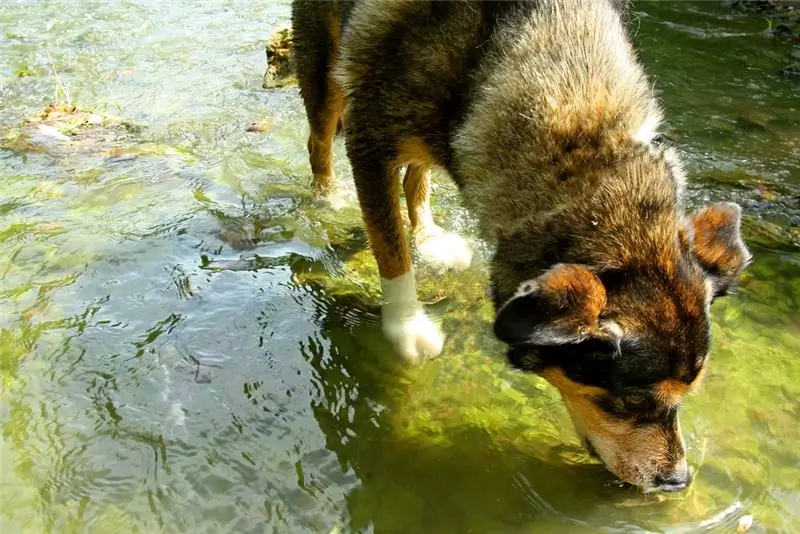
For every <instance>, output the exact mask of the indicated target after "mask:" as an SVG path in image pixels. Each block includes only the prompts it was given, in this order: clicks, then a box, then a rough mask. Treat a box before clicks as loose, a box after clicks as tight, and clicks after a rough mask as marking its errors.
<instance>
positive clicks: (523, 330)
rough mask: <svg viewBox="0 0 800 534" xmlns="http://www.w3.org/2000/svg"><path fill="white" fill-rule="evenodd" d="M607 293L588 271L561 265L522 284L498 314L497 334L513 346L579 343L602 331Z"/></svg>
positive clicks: (577, 266) (597, 279) (495, 327)
mask: <svg viewBox="0 0 800 534" xmlns="http://www.w3.org/2000/svg"><path fill="white" fill-rule="evenodd" d="M605 307H606V290H605V287H603V283H602V282H601V281H600V279H599V278H597V276H595V275H594V273H592V272H591V271H589V270H588V269H587V268H586V267H583V266H580V265H572V264H559V265H555V266H554V267H552V268H551V269H550V270H549V271H547V272H545V273H544V274H542V275H541V276H539V277H538V278H534V279H533V280H528V281H527V282H523V283H522V284H520V286H519V288H518V289H517V292H516V294H515V295H514V296H513V297H511V299H510V300H509V301H508V302H506V303H505V305H503V307H502V308H501V309H500V310H499V311H498V313H497V317H496V318H495V322H494V333H495V336H497V338H498V339H499V340H500V341H503V342H504V343H507V344H509V345H563V344H566V343H577V342H579V341H581V340H583V339H585V338H586V337H588V336H589V335H590V334H591V333H593V332H595V331H596V330H597V329H598V327H599V318H600V313H601V312H602V311H603V309H604V308H605Z"/></svg>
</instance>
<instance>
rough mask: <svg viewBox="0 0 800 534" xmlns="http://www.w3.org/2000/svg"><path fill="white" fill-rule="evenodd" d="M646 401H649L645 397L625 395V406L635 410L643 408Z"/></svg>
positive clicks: (635, 394)
mask: <svg viewBox="0 0 800 534" xmlns="http://www.w3.org/2000/svg"><path fill="white" fill-rule="evenodd" d="M646 401H647V399H646V398H645V397H644V395H639V394H637V393H634V394H632V395H625V404H627V405H628V406H632V407H634V408H637V407H639V406H642V405H643V404H644V403H645V402H646Z"/></svg>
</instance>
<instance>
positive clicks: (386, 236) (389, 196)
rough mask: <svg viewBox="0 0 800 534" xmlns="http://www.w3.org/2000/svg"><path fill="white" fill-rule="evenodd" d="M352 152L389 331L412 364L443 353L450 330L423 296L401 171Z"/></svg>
mask: <svg viewBox="0 0 800 534" xmlns="http://www.w3.org/2000/svg"><path fill="white" fill-rule="evenodd" d="M348 145H349V146H348V152H349V154H350V160H351V163H352V167H353V178H354V179H355V183H356V190H357V192H358V200H359V204H360V205H361V211H362V213H363V217H364V223H365V226H366V229H367V235H368V237H369V243H370V247H371V248H372V252H373V254H374V256H375V260H376V261H377V263H378V271H379V273H380V276H381V290H382V293H383V302H382V306H381V317H382V321H383V331H384V333H385V335H386V336H387V337H388V338H389V340H390V341H391V342H392V344H393V345H394V347H395V349H396V350H397V351H398V352H399V353H400V355H401V356H402V357H403V358H404V359H405V360H407V361H408V362H410V363H412V364H418V363H421V362H422V361H423V360H424V359H425V358H432V357H434V356H437V355H439V354H440V353H441V351H442V346H443V345H444V335H443V334H442V332H441V330H440V329H439V327H438V326H437V325H436V324H435V323H434V322H433V321H431V320H430V318H428V316H427V315H426V314H425V311H424V310H423V308H422V304H421V303H420V302H419V300H418V299H417V287H416V280H415V278H414V268H413V266H412V263H411V252H410V249H409V244H408V242H407V240H406V236H405V232H404V230H403V219H402V215H401V211H400V191H399V188H398V187H397V185H398V184H397V179H398V172H397V169H396V166H395V165H394V163H393V162H389V161H384V160H382V159H381V158H369V157H367V158H363V157H359V156H358V155H357V154H354V152H357V151H355V150H351V148H352V146H353V145H352V143H351V142H350V140H348Z"/></svg>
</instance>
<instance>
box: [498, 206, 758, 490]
mask: <svg viewBox="0 0 800 534" xmlns="http://www.w3.org/2000/svg"><path fill="white" fill-rule="evenodd" d="M686 226H687V227H686V228H685V229H684V230H683V231H682V232H681V239H680V241H681V245H680V246H677V247H676V248H675V250H676V251H677V252H676V255H675V257H674V258H672V259H671V263H670V268H669V269H666V270H665V269H663V268H660V267H658V263H657V262H653V263H652V264H648V263H647V262H644V263H642V264H639V265H635V266H630V267H620V268H602V269H596V268H592V267H590V266H587V265H579V264H557V265H554V266H552V267H550V268H549V270H547V271H545V272H544V273H542V274H541V275H539V276H538V277H536V278H533V279H531V280H527V281H524V282H522V283H521V284H519V286H518V288H517V290H516V293H515V294H513V296H511V297H510V298H509V297H507V296H506V297H503V301H502V302H498V311H497V316H496V319H495V323H494V331H495V335H496V336H497V337H498V338H499V339H500V340H501V341H503V342H505V343H507V344H508V345H509V346H510V348H509V353H508V358H509V361H510V362H511V364H512V365H514V366H515V367H517V368H518V369H522V370H525V371H530V372H535V373H537V374H539V375H540V376H542V377H543V378H545V379H546V380H547V381H549V382H550V383H551V384H552V385H553V386H555V387H556V388H557V389H558V390H559V392H560V393H561V396H562V397H563V399H564V402H565V403H566V406H567V408H568V411H569V413H570V416H571V418H572V420H573V423H574V425H575V428H576V430H577V432H578V434H579V435H580V437H581V439H582V440H583V442H584V444H585V445H586V447H587V449H588V450H589V451H590V452H591V453H593V454H594V455H596V456H597V457H598V458H599V459H600V460H601V461H602V462H603V463H604V464H605V466H606V467H607V468H608V469H609V470H610V471H611V472H612V473H614V474H615V475H616V476H618V477H619V478H621V479H622V480H624V481H626V482H628V483H631V484H634V485H636V486H639V487H641V488H644V489H645V490H654V489H659V490H664V491H679V490H681V489H683V488H685V487H687V486H688V484H689V482H690V475H689V470H688V467H687V464H686V458H685V449H684V442H683V439H682V436H681V431H680V426H679V423H678V407H679V405H680V403H681V401H682V399H683V398H684V397H685V396H686V395H687V394H688V393H690V392H691V391H692V390H693V389H695V388H696V387H697V386H698V385H699V382H700V380H701V377H702V375H703V371H704V369H705V366H706V360H707V354H708V351H709V348H710V318H709V305H710V303H711V301H712V300H713V299H714V298H716V297H719V296H722V295H725V294H727V293H728V291H729V290H730V289H731V288H732V287H733V285H734V284H735V282H736V279H737V277H738V275H739V273H740V272H741V271H742V269H744V267H745V266H746V265H747V264H748V263H749V261H750V253H749V251H748V250H747V248H746V247H745V245H744V243H743V241H742V239H741V237H740V231H739V228H740V209H739V207H738V206H736V205H735V204H715V205H711V206H708V207H706V208H704V209H702V210H701V211H699V212H698V213H696V214H694V216H693V217H692V219H691V220H690V221H689V222H688V223H687V225H686Z"/></svg>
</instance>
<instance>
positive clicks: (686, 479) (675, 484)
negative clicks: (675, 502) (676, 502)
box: [653, 469, 692, 493]
mask: <svg viewBox="0 0 800 534" xmlns="http://www.w3.org/2000/svg"><path fill="white" fill-rule="evenodd" d="M653 482H654V484H655V486H656V489H658V490H659V491H666V492H669V493H675V492H678V491H683V490H685V489H686V488H688V487H689V484H691V483H692V475H691V474H690V473H689V470H688V469H676V470H674V471H667V472H664V473H661V474H659V475H656V478H655V480H654V481H653Z"/></svg>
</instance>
